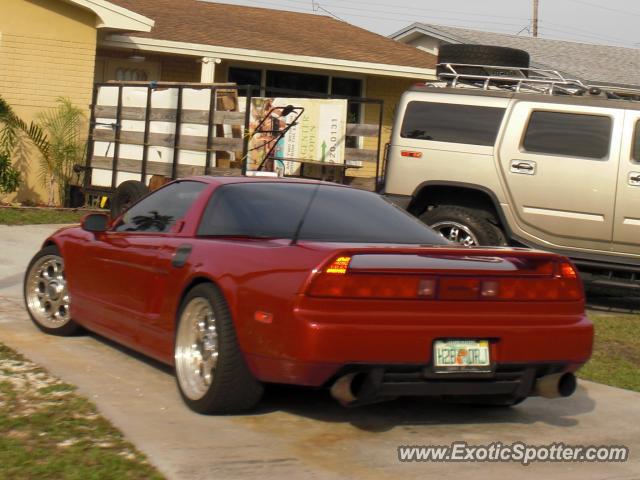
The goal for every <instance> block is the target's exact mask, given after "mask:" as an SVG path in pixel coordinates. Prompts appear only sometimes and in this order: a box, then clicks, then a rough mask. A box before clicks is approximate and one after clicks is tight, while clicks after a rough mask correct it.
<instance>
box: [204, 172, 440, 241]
mask: <svg viewBox="0 0 640 480" xmlns="http://www.w3.org/2000/svg"><path fill="white" fill-rule="evenodd" d="M303 217H304V221H302V219H303ZM299 228H300V233H299V237H298V238H299V239H300V240H318V241H326V242H346V243H403V244H428V245H444V244H447V243H448V242H447V241H446V240H444V239H443V238H442V237H441V236H440V235H438V234H437V233H435V232H434V231H433V230H431V229H430V228H429V227H427V226H426V225H424V224H422V223H421V222H420V221H419V220H418V219H416V218H415V217H413V216H411V215H409V214H408V213H406V212H404V211H403V210H400V209H399V208H397V207H395V206H393V205H391V204H390V203H389V202H387V201H386V200H384V199H383V198H382V197H381V196H379V195H376V194H374V193H370V192H365V191H362V190H355V189H351V188H345V187H339V186H331V185H325V184H312V183H309V184H300V183H286V182H282V183H276V182H265V183H242V184H233V185H225V186H222V187H220V188H218V189H217V190H216V192H215V193H214V195H213V196H212V198H211V200H210V201H209V204H208V205H207V208H206V210H205V212H204V215H203V218H202V221H201V223H200V227H199V229H198V234H199V235H202V236H242V237H244V236H247V237H268V238H293V237H294V234H295V232H296V231H297V230H298V229H299Z"/></svg>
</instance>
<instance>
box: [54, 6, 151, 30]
mask: <svg viewBox="0 0 640 480" xmlns="http://www.w3.org/2000/svg"><path fill="white" fill-rule="evenodd" d="M63 1H64V2H67V3H71V4H73V5H77V6H78V7H81V8H84V9H86V10H90V11H91V12H93V13H95V15H96V17H97V20H96V28H107V29H113V30H125V31H130V32H150V31H151V29H152V28H153V26H154V25H155V21H154V20H152V19H150V18H147V17H145V16H144V15H140V14H139V13H136V12H133V11H131V10H127V9H126V8H123V7H120V6H119V5H115V4H113V3H111V2H108V1H107V0H63Z"/></svg>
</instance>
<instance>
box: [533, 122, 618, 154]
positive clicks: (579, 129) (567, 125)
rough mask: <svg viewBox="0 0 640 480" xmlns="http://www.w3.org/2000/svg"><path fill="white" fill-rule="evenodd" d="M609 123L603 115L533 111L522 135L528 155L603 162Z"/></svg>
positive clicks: (609, 128)
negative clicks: (545, 155) (529, 153)
mask: <svg viewBox="0 0 640 480" xmlns="http://www.w3.org/2000/svg"><path fill="white" fill-rule="evenodd" d="M611 127H612V120H611V118H610V117H607V116H604V115H587V114H581V113H564V112H547V111H534V112H532V113H531V118H530V119H529V125H528V126H527V131H526V133H525V136H524V141H523V145H522V146H523V147H524V149H525V150H526V151H527V152H531V153H542V154H547V155H563V156H568V157H580V158H589V159H596V160H603V159H606V158H607V157H608V155H609V145H610V144H611Z"/></svg>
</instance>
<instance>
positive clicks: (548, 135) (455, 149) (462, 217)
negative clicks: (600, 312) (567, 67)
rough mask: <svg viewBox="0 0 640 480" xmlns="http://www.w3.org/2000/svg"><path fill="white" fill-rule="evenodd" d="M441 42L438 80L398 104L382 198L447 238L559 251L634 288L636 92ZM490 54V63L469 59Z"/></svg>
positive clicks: (586, 271) (638, 179)
mask: <svg viewBox="0 0 640 480" xmlns="http://www.w3.org/2000/svg"><path fill="white" fill-rule="evenodd" d="M448 47H453V49H447V50H446V51H441V58H440V63H439V66H438V72H439V77H440V79H439V80H438V81H435V82H429V83H426V84H424V85H420V86H416V87H414V88H412V89H411V90H409V91H408V92H406V93H405V94H404V95H403V97H402V98H401V100H400V103H399V105H398V108H397V112H396V120H395V125H394V129H393V133H392V138H391V143H390V145H389V148H388V153H387V166H386V175H385V180H384V192H385V194H386V195H387V196H389V197H390V199H391V200H392V201H394V202H395V203H397V204H399V205H401V206H403V207H404V208H406V209H407V210H409V211H410V212H411V213H413V214H414V215H416V216H418V217H419V218H420V219H421V220H422V221H423V222H425V223H426V224H428V225H430V226H431V227H433V228H434V229H435V230H437V231H438V232H439V233H440V234H441V235H443V236H444V237H446V238H448V239H449V240H452V241H454V242H458V243H461V244H464V245H468V246H474V245H507V244H510V245H522V246H527V247H534V248H540V249H544V250H548V251H553V252H558V253H562V254H565V255H567V256H569V257H571V258H572V259H573V260H574V261H575V263H576V264H577V265H578V266H579V267H580V269H581V271H582V273H583V277H584V278H585V279H586V280H593V281H595V282H597V283H603V284H604V283H606V284H608V285H633V284H635V282H636V272H638V273H640V139H639V138H640V137H639V135H640V102H638V101H636V100H637V99H639V98H640V91H634V90H632V89H629V88H620V87H616V88H614V87H606V86H598V87H594V86H590V85H585V84H583V83H582V82H580V81H578V80H571V79H567V78H565V77H564V76H563V75H561V74H560V73H558V72H552V71H543V70H537V69H531V68H527V67H524V66H523V65H522V64H519V65H510V64H509V62H508V60H509V58H511V59H513V58H515V57H514V53H513V52H520V57H519V58H522V53H524V54H525V55H526V52H522V51H513V50H511V49H504V48H499V47H486V46H480V45H450V46H448ZM443 49H444V47H443ZM474 53H475V54H474ZM443 54H444V55H446V56H448V57H449V58H446V59H444V60H443V58H442V56H443ZM487 54H489V57H490V58H491V59H492V61H495V62H496V63H495V64H489V65H488V64H487V63H486V62H482V63H481V62H479V61H476V62H474V61H473V59H474V58H478V57H480V58H483V55H485V57H486V55H487ZM501 55H502V57H501ZM454 57H455V58H456V60H457V61H453V58H454ZM500 59H503V60H504V61H502V62H500V63H497V62H498V61H500ZM527 63H528V58H527ZM494 65H499V66H494ZM594 275H595V276H594Z"/></svg>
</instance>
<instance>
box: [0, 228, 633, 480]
mask: <svg viewBox="0 0 640 480" xmlns="http://www.w3.org/2000/svg"><path fill="white" fill-rule="evenodd" d="M7 229H15V230H13V231H11V230H7ZM48 230H51V228H49V229H48ZM46 231H47V228H46V227H2V228H0V262H1V263H2V265H3V270H0V296H2V298H0V342H2V343H5V344H7V345H9V346H11V347H13V348H15V349H17V350H18V351H20V352H22V353H23V354H25V355H27V356H28V357H30V358H31V359H32V360H34V361H35V362H37V363H39V364H41V365H43V366H45V367H46V368H48V369H49V370H50V371H51V372H52V373H54V374H55V375H57V376H59V377H61V378H62V379H64V380H65V381H67V382H70V383H73V384H75V385H77V386H78V387H79V391H80V393H82V394H84V395H86V396H87V397H89V398H90V399H92V400H93V401H94V402H95V403H96V404H97V405H98V408H99V409H100V411H101V412H102V413H103V414H104V415H105V416H106V417H107V418H109V419H110V420H111V421H112V422H113V423H114V424H115V425H116V426H117V427H118V428H119V429H121V430H122V431H123V432H124V434H125V435H126V436H127V438H128V439H129V440H130V441H132V442H133V443H134V444H135V445H136V446H137V447H138V448H139V449H140V450H141V451H143V452H144V453H146V454H147V455H148V456H149V458H150V460H151V461H152V462H153V463H154V464H155V465H156V466H157V467H158V468H159V469H160V470H161V471H162V472H163V473H164V474H166V475H167V477H169V478H170V479H185V480H199V479H224V480H227V479H256V480H257V479H260V480H264V479H265V478H287V479H291V480H296V479H299V478H300V479H302V478H305V479H307V478H308V479H323V480H324V479H328V480H333V479H339V478H354V479H367V480H368V479H378V478H379V479H385V480H387V479H395V478H403V479H414V478H415V479H425V478H439V479H460V478H473V479H485V478H486V479H489V478H491V479H493V478H496V477H504V478H517V479H518V480H528V479H536V480H537V479H539V478H552V479H554V480H573V479H576V480H578V479H579V480H584V479H612V480H613V479H615V480H638V479H639V478H640V422H638V421H637V419H638V418H640V394H637V393H633V392H628V391H624V390H619V389H615V388H610V387H605V386H602V385H598V384H594V383H589V382H581V386H580V388H579V390H578V392H577V393H576V395H575V396H573V397H571V398H569V399H560V400H551V401H550V400H544V399H530V400H527V401H526V402H524V403H523V404H521V405H519V406H518V407H515V408H511V409H485V408H473V407H464V406H450V405H444V404H439V403H433V402H428V401H424V400H398V401H395V402H392V403H387V404H380V405H373V406H369V407H364V408H359V409H343V408H341V407H339V406H338V405H336V403H335V402H334V401H333V400H332V399H331V398H330V397H329V396H328V394H327V393H326V392H318V391H308V390H301V389H295V388H283V387H280V388H272V389H270V390H269V391H268V394H267V396H266V398H265V400H264V402H263V404H262V405H261V408H260V409H259V410H258V411H257V412H255V413H254V414H251V415H241V416H230V417H207V416H201V415H197V414H194V413H192V412H190V411H189V410H188V409H187V408H186V407H185V406H184V405H183V403H182V401H181V399H180V397H179V395H178V393H177V390H176V387H175V382H174V378H173V375H172V373H171V371H170V370H168V369H167V368H165V367H163V366H161V365H158V364H157V363H155V362H153V361H149V360H146V359H144V358H142V357H140V356H139V355H137V354H134V353H132V352H130V351H128V350H125V349H123V348H121V347H118V346H117V345H114V344H112V343H111V342H108V341H106V340H104V339H101V338H99V337H96V336H93V335H85V336H79V337H74V338H57V337H50V336H46V335H44V334H42V333H40V332H39V331H38V330H37V329H36V328H35V327H33V326H32V325H31V323H30V322H29V320H28V318H27V314H26V312H25V311H24V309H23V306H22V302H21V299H20V298H19V294H20V287H19V283H20V282H19V281H17V282H16V279H17V278H18V277H17V275H18V273H19V271H16V269H17V268H18V267H21V268H23V267H24V266H26V262H27V261H28V258H29V257H30V256H31V255H32V254H33V252H35V250H36V249H37V248H38V244H39V243H40V242H41V241H42V239H43V238H44V236H45V235H46ZM40 237H41V238H40ZM7 261H8V262H10V263H11V264H12V265H13V267H12V268H13V270H12V269H11V268H7V265H6V264H5V262H7ZM3 276H4V277H3ZM454 441H466V442H468V443H470V444H490V443H493V442H497V441H500V442H502V443H504V444H510V443H513V442H517V441H522V442H526V443H529V444H535V445H538V444H548V443H553V442H564V443H565V444H578V445H583V444H587V445H608V444H615V445H626V446H628V447H629V448H630V449H631V460H630V461H629V462H628V463H625V464H577V463H576V464H569V463H567V464H535V465H531V466H528V467H523V466H521V465H519V464H492V463H480V464H438V463H412V464H407V463H402V464H401V463H399V462H398V460H397V447H398V446H399V445H423V444H427V445H428V444H438V445H447V444H450V443H452V442H454Z"/></svg>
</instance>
